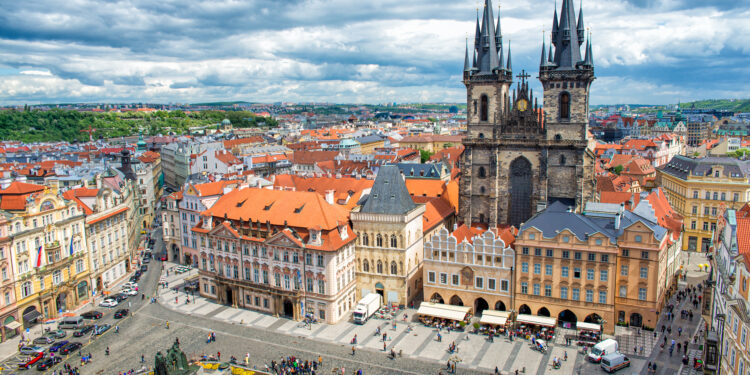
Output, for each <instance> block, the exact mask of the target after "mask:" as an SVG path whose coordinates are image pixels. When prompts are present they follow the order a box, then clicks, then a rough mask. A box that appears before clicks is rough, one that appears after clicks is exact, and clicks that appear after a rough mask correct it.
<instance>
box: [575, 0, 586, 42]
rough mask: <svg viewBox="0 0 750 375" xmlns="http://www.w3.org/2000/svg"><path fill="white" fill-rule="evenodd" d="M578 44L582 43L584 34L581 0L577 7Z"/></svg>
mask: <svg viewBox="0 0 750 375" xmlns="http://www.w3.org/2000/svg"><path fill="white" fill-rule="evenodd" d="M577 31H578V46H579V47H580V46H581V44H583V38H584V36H585V35H586V28H585V27H583V0H581V7H580V8H578V28H577Z"/></svg>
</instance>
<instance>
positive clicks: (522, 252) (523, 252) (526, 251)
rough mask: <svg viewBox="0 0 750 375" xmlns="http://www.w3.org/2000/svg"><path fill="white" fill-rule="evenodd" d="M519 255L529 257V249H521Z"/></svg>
mask: <svg viewBox="0 0 750 375" xmlns="http://www.w3.org/2000/svg"><path fill="white" fill-rule="evenodd" d="M521 254H523V255H529V248H528V247H524V248H523V249H521Z"/></svg>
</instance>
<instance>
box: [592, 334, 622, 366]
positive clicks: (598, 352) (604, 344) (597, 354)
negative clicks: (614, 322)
mask: <svg viewBox="0 0 750 375" xmlns="http://www.w3.org/2000/svg"><path fill="white" fill-rule="evenodd" d="M617 349H618V344H617V341H616V340H615V339H606V340H604V341H600V342H599V343H598V344H596V345H594V347H593V348H591V352H589V355H588V356H587V357H586V358H588V360H589V361H591V362H594V363H599V361H601V360H602V357H604V356H605V355H607V354H612V353H615V352H617Z"/></svg>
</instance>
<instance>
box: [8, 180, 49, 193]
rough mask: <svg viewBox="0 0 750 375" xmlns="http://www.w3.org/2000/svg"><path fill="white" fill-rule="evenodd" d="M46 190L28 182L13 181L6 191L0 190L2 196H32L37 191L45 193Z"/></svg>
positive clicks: (41, 186)
mask: <svg viewBox="0 0 750 375" xmlns="http://www.w3.org/2000/svg"><path fill="white" fill-rule="evenodd" d="M44 189H45V188H44V186H43V185H37V184H30V183H27V182H20V181H13V182H11V183H10V186H8V187H7V188H5V189H2V190H0V195H7V194H13V195H17V194H30V193H34V192H37V191H43V190H44Z"/></svg>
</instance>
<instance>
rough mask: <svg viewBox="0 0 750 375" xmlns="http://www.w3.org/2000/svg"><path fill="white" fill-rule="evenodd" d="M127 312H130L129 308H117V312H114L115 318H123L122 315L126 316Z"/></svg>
mask: <svg viewBox="0 0 750 375" xmlns="http://www.w3.org/2000/svg"><path fill="white" fill-rule="evenodd" d="M128 313H130V310H128V309H121V310H117V312H115V319H121V318H124V317H126V316H128Z"/></svg>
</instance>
